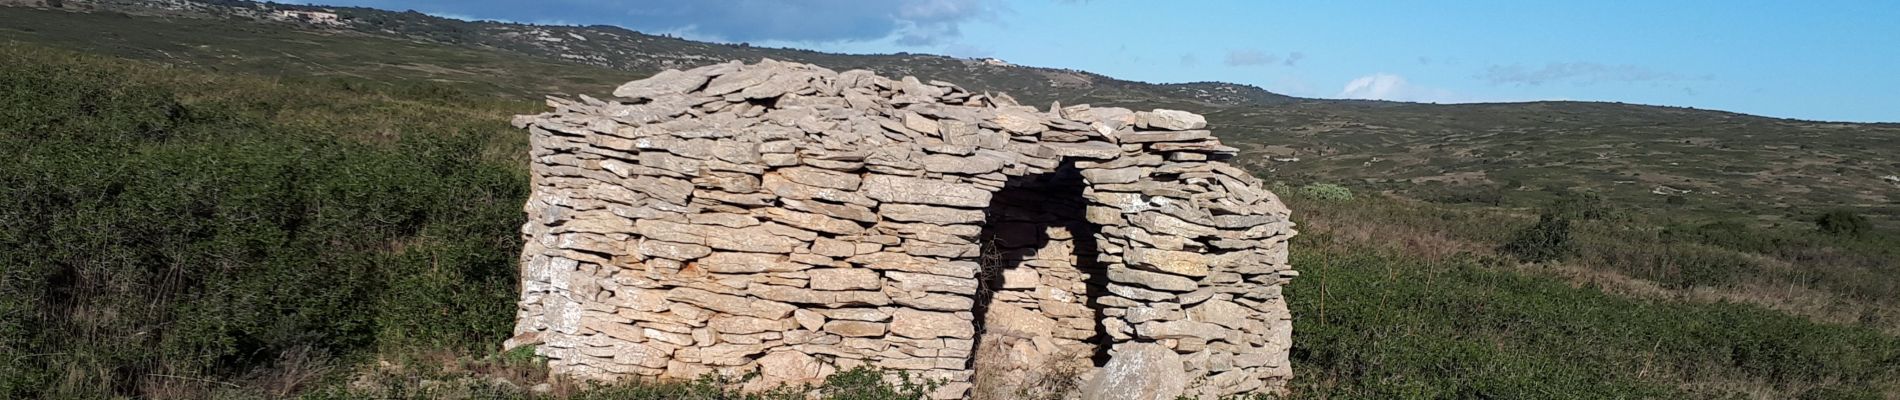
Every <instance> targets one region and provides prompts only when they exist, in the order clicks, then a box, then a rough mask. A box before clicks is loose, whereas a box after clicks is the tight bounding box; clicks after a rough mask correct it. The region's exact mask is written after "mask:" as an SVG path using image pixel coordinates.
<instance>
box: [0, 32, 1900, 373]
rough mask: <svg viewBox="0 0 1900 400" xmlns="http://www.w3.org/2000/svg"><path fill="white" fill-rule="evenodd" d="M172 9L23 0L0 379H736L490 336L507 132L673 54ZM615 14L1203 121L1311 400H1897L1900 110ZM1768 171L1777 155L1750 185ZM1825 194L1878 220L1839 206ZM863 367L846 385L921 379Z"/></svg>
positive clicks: (675, 48)
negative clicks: (840, 49)
mask: <svg viewBox="0 0 1900 400" xmlns="http://www.w3.org/2000/svg"><path fill="white" fill-rule="evenodd" d="M147 11H149V14H152V15H160V14H162V15H167V16H166V17H162V18H161V17H155V16H129V15H119V14H111V13H73V12H64V11H45V10H30V9H21V8H0V40H4V41H5V42H6V43H5V44H4V45H0V59H5V60H8V61H9V62H7V63H4V64H0V149H5V151H6V153H7V154H9V155H10V156H9V157H6V158H4V159H0V202H3V203H4V204H0V249H4V250H0V266H5V267H4V269H0V354H4V355H6V356H0V398H100V397H108V398H111V397H118V398H134V397H137V398H207V397H221V398H279V397H294V396H301V397H308V398H437V397H445V396H484V397H497V398H529V397H542V398H545V397H568V398H731V397H730V396H731V394H730V393H728V392H727V391H725V390H724V388H723V387H722V385H721V383H719V382H711V381H708V382H698V383H688V384H671V385H645V384H623V385H617V386H607V387H588V386H585V385H571V384H560V385H554V386H553V387H552V388H550V389H549V391H548V392H546V393H541V392H534V391H530V390H527V389H526V388H528V387H530V386H533V385H535V384H538V383H541V382H544V381H545V380H547V376H546V372H545V371H544V370H541V369H539V367H537V366H536V363H534V362H533V360H532V359H531V357H529V356H526V355H524V354H519V353H516V354H495V351H496V347H497V346H498V343H499V342H500V340H501V338H503V337H505V336H506V334H507V332H508V330H509V327H510V325H511V321H510V319H511V318H512V309H513V305H512V304H513V301H514V299H515V295H516V294H515V293H514V290H515V289H514V274H515V258H514V257H515V256H516V255H517V253H518V251H519V248H518V246H519V243H518V242H517V241H518V240H519V238H518V237H517V235H516V229H517V228H518V226H519V224H520V223H521V218H522V216H521V215H519V214H520V208H519V207H520V204H521V202H522V201H523V199H522V196H525V193H526V192H525V191H526V186H527V183H526V178H525V176H526V175H525V172H523V168H524V167H525V164H526V160H525V144H524V143H523V142H522V141H523V140H524V139H523V136H522V135H520V134H519V133H518V132H516V131H515V130H513V129H512V128H509V127H508V126H506V122H505V121H507V118H508V116H510V115H513V114H518V113H531V112H536V111H538V110H539V109H540V108H541V107H542V106H541V105H540V104H539V102H538V95H539V94H540V93H548V92H563V93H603V92H606V91H609V90H610V88H611V87H612V86H614V85H615V84H616V83H618V82H620V81H624V80H628V79H631V78H633V77H637V76H640V74H642V73H646V72H650V71H651V67H650V66H642V65H645V64H638V63H641V62H654V61H629V62H633V63H634V64H627V65H614V64H612V63H605V64H603V63H593V62H570V61H561V60H560V59H559V58H550V57H545V56H543V55H538V53H536V52H539V51H546V50H545V49H546V48H545V47H541V46H536V47H532V48H529V47H520V48H516V47H511V46H514V45H510V44H508V43H510V42H505V41H495V42H486V41H476V39H471V38H481V37H502V36H500V35H489V34H485V33H484V34H471V33H463V34H459V35H458V34H451V33H450V32H459V31H456V30H455V29H460V30H464V31H465V30H471V29H529V28H523V27H520V26H500V27H496V26H489V25H476V24H466V23H461V22H454V21H446V20H440V19H434V18H431V17H426V16H420V15H416V14H395V13H382V12H375V11H361V10H359V11H358V12H362V13H381V14H387V15H397V16H405V17H404V18H408V19H413V20H415V21H421V22H409V23H399V22H400V21H398V22H386V23H387V24H390V25H386V26H384V27H382V28H376V30H372V29H368V28H364V29H361V30H357V29H351V30H336V29H312V28H308V27H296V26H293V25H287V24H282V23H271V22H258V21H254V20H249V19H243V18H236V17H234V16H232V15H224V16H220V17H218V18H200V17H204V16H206V15H208V14H205V13H204V12H202V11H192V10H182V11H181V10H156V11H152V10H147ZM227 17H230V18H227ZM392 18H393V17H392ZM409 24H422V25H417V26H435V25H429V24H441V25H444V26H450V27H454V26H461V28H441V27H436V28H427V29H424V28H404V26H410V25H409ZM458 24H466V26H464V25H458ZM564 29H565V28H564ZM574 29H597V30H600V31H610V30H611V29H610V28H574ZM383 30H387V32H384V31H383ZM438 31H441V32H438ZM430 32H435V33H432V34H425V33H430ZM478 32H488V31H478ZM587 32H594V31H587ZM549 34H550V35H552V34H553V33H549ZM577 34H582V35H587V34H589V33H586V32H577ZM624 34H625V35H629V36H627V37H628V38H629V39H627V41H626V42H625V44H623V46H627V47H625V48H626V49H631V50H627V51H654V52H655V54H656V55H655V56H653V57H642V56H639V55H637V54H635V55H627V56H625V57H624V59H627V60H660V61H664V60H684V59H689V58H690V57H698V56H704V57H712V56H714V55H717V56H733V57H747V58H750V57H753V56H759V55H762V54H763V55H771V56H773V57H778V58H787V59H798V58H797V57H815V58H819V59H835V60H834V61H833V62H835V63H834V64H828V65H833V66H836V67H839V68H846V67H850V66H871V67H875V68H878V69H880V70H883V71H887V72H888V71H890V70H889V69H885V68H891V67H905V68H913V71H914V73H917V74H920V75H927V74H943V75H927V76H943V77H947V79H946V80H956V81H960V82H968V83H975V84H981V85H994V86H992V87H994V88H1011V87H1036V88H1038V89H1035V90H1041V92H1037V91H1035V90H1031V91H1028V92H1027V93H1028V94H1022V95H1018V96H1019V97H1021V98H1024V99H1037V100H1039V101H1040V100H1043V99H1045V98H1044V97H1041V96H1047V97H1048V98H1059V99H1061V100H1063V101H1064V102H1065V103H1068V102H1071V101H1072V100H1075V99H1089V100H1090V101H1095V102H1097V103H1102V102H1112V103H1118V104H1151V105H1152V104H1160V105H1168V106H1174V107H1181V108H1190V109H1195V110H1201V111H1203V112H1208V113H1209V114H1210V120H1212V121H1213V122H1214V123H1215V124H1218V125H1219V126H1220V129H1222V130H1221V134H1222V135H1224V139H1226V140H1228V141H1229V142H1230V143H1235V144H1236V145H1239V146H1242V147H1246V148H1248V149H1249V151H1248V153H1247V154H1246V155H1244V157H1243V160H1244V161H1247V162H1249V164H1250V166H1251V167H1252V168H1253V170H1254V171H1255V172H1256V173H1258V174H1260V175H1261V176H1263V177H1265V178H1267V179H1268V180H1270V181H1274V180H1278V181H1283V182H1285V183H1286V186H1283V187H1280V188H1276V189H1275V190H1276V192H1280V193H1285V194H1287V198H1288V200H1289V202H1290V203H1292V205H1293V206H1295V207H1296V209H1297V210H1296V215H1297V218H1299V222H1300V223H1301V230H1302V231H1303V232H1304V235H1303V236H1301V237H1299V238H1297V239H1296V240H1297V242H1296V243H1295V245H1294V247H1293V249H1294V251H1295V254H1294V262H1295V265H1296V266H1297V267H1298V268H1299V269H1301V270H1302V271H1304V272H1305V273H1304V274H1303V276H1302V277H1301V278H1300V279H1298V280H1296V281H1295V283H1294V284H1293V286H1292V287H1290V288H1289V289H1288V291H1289V293H1290V295H1291V296H1293V297H1292V298H1293V299H1294V304H1293V307H1294V310H1293V311H1294V313H1295V315H1296V318H1298V320H1297V321H1296V324H1297V328H1296V329H1297V332H1298V333H1297V334H1296V343H1295V346H1296V347H1295V354H1294V358H1295V363H1296V365H1295V368H1296V371H1297V373H1298V374H1299V378H1298V380H1297V381H1296V383H1295V386H1296V389H1297V391H1296V393H1295V396H1296V397H1299V398H1326V399H1330V398H1480V397H1483V398H1685V397H1686V398H1762V399H1774V398H1896V397H1900V339H1897V338H1896V336H1895V335H1897V334H1900V299H1896V298H1895V296H1894V295H1893V293H1897V292H1900V278H1895V276H1896V274H1895V273H1896V272H1900V265H1897V264H1900V262H1897V261H1896V260H1900V239H1897V238H1896V237H1895V236H1894V235H1893V233H1892V232H1893V230H1892V229H1893V228H1892V225H1891V221H1890V220H1888V219H1885V218H1891V215H1892V213H1891V210H1892V208H1891V206H1890V205H1883V204H1890V203H1880V202H1879V201H1873V200H1869V201H1860V200H1852V199H1855V198H1859V197H1864V196H1862V195H1861V194H1860V193H1862V192H1863V191H1864V192H1865V193H1874V194H1875V195H1879V196H1891V195H1892V193H1893V192H1892V189H1885V190H1886V191H1884V192H1883V191H1881V190H1882V189H1881V187H1880V186H1877V185H1872V186H1869V185H1866V184H1864V182H1862V181H1859V180H1852V179H1848V177H1849V176H1854V174H1865V173H1878V172H1879V171H1880V168H1887V167H1893V165H1892V164H1891V163H1892V161H1891V159H1887V158H1882V157H1890V156H1889V155H1886V154H1882V153H1880V152H1879V150H1881V149H1886V148H1893V147H1896V146H1892V145H1891V142H1890V141H1891V140H1893V136H1894V133H1893V130H1894V127H1892V126H1888V125H1864V124H1821V123H1810V122H1800V121H1787V120H1775V119H1767V118H1760V117H1752V116H1743V115H1735V114H1726V113H1718V112H1709V111H1696V110H1685V109H1671V108H1660V107H1647V106H1627V105H1615V104H1600V103H1532V104H1498V105H1458V106H1435V105H1417V104H1398V103H1380V102H1332V101H1315V100H1298V99H1284V98H1279V97H1274V96H1271V95H1269V94H1260V93H1264V92H1259V93H1252V92H1247V91H1243V90H1240V89H1235V90H1234V91H1232V93H1234V94H1232V95H1212V94H1206V93H1226V89H1222V88H1229V87H1232V86H1231V85H1223V84H1186V85H1147V84H1141V83H1134V82H1125V81H1115V80H1112V79H1109V78H1106V77H1100V76H1098V75H1090V74H1086V73H1080V72H1063V71H1056V70H1039V69H1027V68H1012V67H992V66H973V65H972V64H969V63H966V62H965V61H963V60H955V59H948V58H943V57H936V56H921V55H894V56H878V57H855V56H838V55H825V54H819V53H811V52H798V51H786V50H770V49H754V48H746V47H735V46H723V45H711V44H703V43H694V42H686V41H679V40H677V39H670V38H657V37H651V36H644V35H637V34H632V33H624ZM431 35H434V36H431ZM635 35H637V36H635ZM437 36H439V37H437ZM636 39H637V40H636ZM643 41H651V42H652V43H654V44H640V43H645V42H643ZM549 43H556V42H549ZM662 45H664V46H662ZM641 46H648V47H641ZM537 49H541V50H537ZM653 49H658V50H653ZM695 49H710V50H695ZM702 51H703V52H704V53H694V52H702ZM801 54H803V55H801ZM616 59H621V58H620V57H617V58H616ZM806 61H812V60H810V59H806ZM818 62H821V63H822V61H818ZM839 63H856V64H839ZM643 68H646V69H643ZM985 71H987V72H985ZM959 74H961V75H959ZM983 74H989V75H983ZM1075 77H1081V78H1086V79H1081V78H1077V79H1081V80H1080V81H1077V80H1073V79H1071V80H1063V79H1070V78H1075ZM1038 79H1040V80H1038ZM1055 81H1061V82H1068V83H1065V85H1067V86H1064V85H1053V84H1043V83H1039V82H1055ZM972 86H974V85H972ZM1012 93H1017V92H1015V91H1012ZM1065 96H1066V97H1065ZM1791 137H1798V138H1800V139H1799V140H1796V139H1791ZM1676 138H1683V139H1682V140H1684V141H1682V142H1678V141H1677V140H1676ZM1701 138H1713V139H1712V140H1713V141H1707V140H1704V139H1701ZM1790 142H1792V143H1800V144H1801V145H1805V146H1808V147H1807V148H1800V147H1796V148H1793V149H1789V148H1784V147H1778V146H1784V145H1783V144H1782V143H1790ZM1591 146H1599V147H1602V148H1601V150H1594V151H1586V150H1584V149H1586V148H1588V147H1591ZM1286 149H1291V150H1292V152H1291V153H1285V154H1281V153H1280V152H1283V151H1285V150H1286ZM1596 152H1608V153H1611V155H1610V156H1609V157H1607V158H1598V157H1597V156H1596V155H1595V154H1589V156H1587V157H1586V156H1585V153H1596ZM1316 153H1323V154H1319V155H1316ZM1275 154H1279V155H1280V157H1283V158H1284V157H1299V158H1300V159H1301V160H1300V161H1297V162H1275V161H1271V159H1270V155H1275ZM13 155H17V156H13ZM1372 157H1377V158H1379V159H1380V160H1379V161H1373V160H1372V159H1371V158H1372ZM1670 160H1675V161H1670ZM1777 160H1780V161H1777ZM1847 160H1853V161H1851V162H1849V161H1847ZM1754 161H1761V162H1762V163H1760V164H1750V163H1751V162H1754ZM1883 162H1884V163H1888V164H1884V165H1887V167H1882V166H1881V165H1883V164H1880V163H1883ZM1671 163H1674V164H1671ZM1830 163H1831V164H1830ZM1784 164H1785V165H1797V164H1798V165H1800V167H1785V166H1781V165H1784ZM1749 165H1763V166H1765V167H1764V168H1768V169H1772V170H1773V171H1775V172H1764V171H1765V170H1764V171H1753V172H1750V171H1729V170H1731V169H1739V168H1745V167H1747V166H1749ZM1816 165H1823V166H1816ZM1825 165H1839V166H1836V167H1833V168H1828V167H1825ZM1842 167H1846V168H1847V170H1846V171H1845V172H1838V171H1836V170H1835V169H1836V168H1842ZM1473 171H1476V172H1482V173H1473ZM1829 173H1834V174H1837V175H1832V176H1829V175H1827V174H1829ZM1635 174H1640V175H1635ZM1658 176H1661V177H1658ZM1473 177H1475V178H1473ZM1644 177H1652V178H1654V179H1657V180H1656V181H1653V182H1652V181H1641V179H1644ZM1414 178H1423V179H1414ZM1433 178H1436V179H1433ZM1631 179H1635V180H1639V181H1641V182H1643V183H1637V184H1619V183H1616V182H1617V181H1621V180H1631ZM1415 181H1416V182H1415ZM1441 181H1442V182H1441ZM1511 181H1516V184H1508V183H1510V182H1511ZM1313 182H1321V183H1323V182H1336V183H1344V184H1346V186H1345V187H1337V186H1329V185H1308V183H1313ZM1434 182H1440V183H1434ZM1660 182H1669V183H1660ZM1876 183H1877V184H1878V182H1876ZM1651 184H1667V185H1670V186H1671V187H1676V188H1680V189H1693V190H1697V191H1696V192H1691V193H1689V194H1686V195H1677V197H1680V198H1682V200H1678V201H1670V200H1667V199H1668V198H1669V197H1666V196H1661V195H1653V194H1649V193H1648V191H1650V190H1652V189H1653V188H1652V187H1646V186H1649V185H1651ZM1698 184H1700V185H1708V186H1695V185H1698ZM1632 185H1634V186H1632ZM1677 185H1681V186H1677ZM1632 188H1634V189H1632ZM1711 188H1715V189H1711ZM1730 188H1739V189H1730ZM1635 189H1640V190H1635ZM1802 190H1805V191H1802ZM1705 191H1720V192H1722V193H1723V196H1734V197H1717V196H1716V195H1713V194H1710V195H1707V196H1706V197H1705V196H1702V195H1700V194H1702V193H1705ZM1889 201H1890V200H1889ZM1725 202H1726V203H1725ZM1736 202H1746V203H1748V205H1746V206H1737V205H1736V204H1734V203H1736ZM1835 207H1841V208H1847V209H1850V210H1853V211H1855V212H1857V213H1859V214H1862V215H1869V216H1872V217H1873V224H1872V225H1874V227H1873V228H1871V229H1870V230H1859V231H1837V232H1834V233H1828V232H1823V231H1821V230H1818V229H1817V228H1816V227H1815V224H1813V223H1812V222H1811V220H1812V219H1813V217H1814V216H1815V215H1817V214H1820V212H1821V211H1824V210H1827V209H1831V208H1835ZM1882 224H1887V225H1882ZM865 376H868V375H848V376H844V377H841V378H840V381H838V382H834V383H833V384H832V385H831V386H829V389H827V390H830V391H829V392H827V393H828V394H830V396H831V397H834V398H863V399H869V398H902V397H903V396H902V395H903V393H901V392H902V389H903V388H889V387H882V386H879V385H875V384H871V383H868V382H865V381H861V380H860V381H852V380H851V379H862V378H863V377H865ZM722 396H725V397H722Z"/></svg>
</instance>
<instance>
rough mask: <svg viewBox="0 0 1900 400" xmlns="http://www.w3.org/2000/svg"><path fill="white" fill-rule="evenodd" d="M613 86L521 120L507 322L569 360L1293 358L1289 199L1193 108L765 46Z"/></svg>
mask: <svg viewBox="0 0 1900 400" xmlns="http://www.w3.org/2000/svg"><path fill="white" fill-rule="evenodd" d="M614 96H615V97H617V98H618V99H615V100H601V99H595V98H590V97H586V96H582V97H580V98H579V99H574V100H569V99H558V98H550V99H549V100H548V105H549V106H550V107H552V108H553V110H552V111H551V112H547V113H543V114H540V115H532V116H522V117H519V118H517V119H516V121H515V122H516V124H517V125H518V126H520V127H523V128H526V129H528V130H529V131H530V133H531V142H532V145H533V148H532V157H533V165H532V172H533V180H534V193H533V195H532V196H531V197H530V198H529V201H528V204H527V205H526V211H527V213H528V215H529V221H528V223H527V224H526V225H524V226H523V228H522V233H523V235H524V237H525V238H526V239H527V243H526V248H525V249H524V252H523V255H522V260H523V268H522V287H521V288H522V298H521V302H520V309H519V313H520V315H519V323H518V326H517V328H516V331H517V335H516V337H515V338H514V339H511V340H510V343H509V346H511V347H513V346H520V345H527V344H538V345H539V347H537V350H536V351H537V352H538V353H539V354H542V355H544V356H546V357H548V358H549V359H550V363H551V364H552V367H553V368H554V369H555V371H556V372H558V373H563V374H569V375H576V376H582V377H590V378H602V379H614V378H622V377H666V378H692V377H696V376H699V375H702V374H708V373H721V374H732V375H740V374H747V373H757V375H758V376H759V377H760V378H759V379H756V380H754V381H752V382H750V383H749V385H751V386H752V387H754V388H766V387H771V386H774V385H781V384H798V383H806V382H816V381H818V380H821V379H823V378H824V377H825V376H827V375H829V374H832V373H834V372H837V371H840V370H845V369H851V368H855V367H860V366H869V367H878V368H884V369H887V370H901V371H909V372H910V375H911V376H914V377H920V378H924V379H932V380H938V381H941V382H944V384H943V385H941V386H940V389H939V390H937V393H934V394H933V395H934V396H935V397H937V398H962V397H970V396H996V395H1000V396H1013V395H1017V394H1021V393H1025V392H1027V391H1033V390H1036V389H1035V388H1034V387H1032V386H1036V385H1048V384H1049V383H1050V382H1055V383H1057V386H1064V385H1066V386H1067V387H1075V388H1080V390H1082V391H1086V392H1088V393H1098V394H1099V393H1114V394H1113V395H1106V396H1108V397H1112V398H1144V399H1146V398H1155V399H1163V398H1165V399H1172V398H1174V397H1175V396H1179V395H1187V396H1193V397H1201V398H1212V397H1217V396H1225V395H1232V394H1237V393H1249V392H1259V391H1277V390H1280V389H1281V388H1282V387H1283V385H1284V382H1285V379H1287V378H1288V377H1290V376H1291V370H1290V367H1289V366H1288V364H1287V351H1288V348H1289V347H1290V344H1291V342H1290V340H1291V323H1290V319H1291V316H1290V315H1289V314H1288V312H1287V307H1286V301H1285V299H1284V298H1283V297H1282V296H1281V294H1280V287H1281V285H1282V284H1284V283H1285V282H1287V280H1288V279H1291V278H1292V277H1294V276H1296V275H1297V273H1295V272H1294V271H1293V270H1291V269H1289V266H1288V265H1287V259H1286V255H1287V253H1286V240H1287V238H1289V237H1291V236H1292V235H1294V234H1295V231H1294V230H1293V229H1292V228H1293V224H1292V223H1291V222H1290V221H1289V220H1288V219H1287V214H1288V211H1287V209H1286V208H1285V207H1284V205H1282V204H1281V203H1280V201H1279V199H1278V198H1277V197H1276V196H1274V195H1273V194H1272V193H1270V192H1268V191H1266V190H1264V189H1262V186H1261V182H1260V180H1258V179H1256V178H1254V177H1252V176H1250V175H1248V174H1247V173H1246V172H1245V171H1242V170H1240V169H1238V168H1235V167H1232V166H1230V165H1228V164H1227V163H1225V162H1223V160H1226V159H1228V158H1230V157H1231V156H1233V155H1234V154H1235V152H1236V149H1234V148H1232V147H1228V146H1225V145H1222V144H1221V143H1220V141H1219V140H1218V139H1217V138H1215V137H1214V136H1213V135H1212V133H1211V132H1210V131H1208V130H1207V122H1206V120H1205V119H1204V118H1202V117H1201V116H1199V115H1195V114H1192V113H1187V112H1182V111H1173V110H1153V111H1131V110H1127V109H1122V108H1103V107H1089V106H1071V107H1061V106H1059V105H1057V106H1052V107H1051V108H1050V109H1049V110H1047V111H1043V110H1038V109H1036V108H1034V107H1028V106H1022V105H1018V104H1016V103H1015V101H1014V100H1012V99H1010V98H1009V97H1008V96H1006V95H1002V94H992V93H974V92H970V91H967V90H964V89H962V88H960V87H958V86H956V85H952V84H949V83H945V82H936V81H920V80H918V79H915V78H910V77H906V78H903V79H888V78H885V77H881V76H878V75H876V74H873V73H871V72H869V71H863V70H852V71H844V72H835V71H831V70H827V69H824V68H820V67H816V66H812V65H805V64H796V63H785V62H776V61H772V60H765V61H763V62H760V63H757V64H744V63H740V62H730V63H724V64H716V65H711V66H706V67H701V68H695V69H692V70H687V71H677V70H673V71H666V72H663V73H660V74H658V75H655V76H653V77H652V78H649V79H645V80H640V81H635V82H631V83H628V84H626V85H624V86H621V87H620V88H618V89H617V90H615V91H614ZM1057 371H1075V373H1073V374H1071V375H1061V374H1057V373H1056V372H1057ZM1131 385H1132V386H1131ZM1133 386H1140V387H1133ZM973 388H974V390H972V389H973ZM1070 395H1071V396H1076V395H1081V394H1080V392H1076V393H1071V394H1070Z"/></svg>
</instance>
